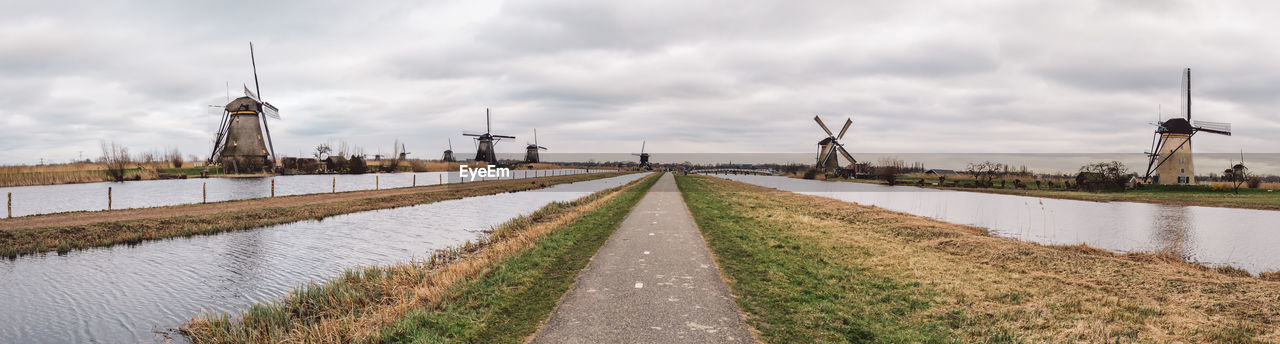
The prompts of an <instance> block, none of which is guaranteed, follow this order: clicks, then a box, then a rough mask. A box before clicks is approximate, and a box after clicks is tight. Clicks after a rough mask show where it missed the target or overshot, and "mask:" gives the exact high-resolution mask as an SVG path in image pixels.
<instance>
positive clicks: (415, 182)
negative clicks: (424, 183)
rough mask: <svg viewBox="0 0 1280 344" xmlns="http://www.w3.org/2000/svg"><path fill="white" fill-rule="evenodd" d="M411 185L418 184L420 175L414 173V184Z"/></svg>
mask: <svg viewBox="0 0 1280 344" xmlns="http://www.w3.org/2000/svg"><path fill="white" fill-rule="evenodd" d="M409 186H418V175H416V174H415V175H413V184H411V185H409Z"/></svg>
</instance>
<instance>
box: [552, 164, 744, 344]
mask: <svg viewBox="0 0 1280 344" xmlns="http://www.w3.org/2000/svg"><path fill="white" fill-rule="evenodd" d="M752 340H753V339H752V337H751V334H750V332H748V330H747V326H746V324H744V323H743V322H742V319H741V317H739V315H738V306H737V305H736V304H735V303H734V301H733V298H732V296H730V294H729V288H728V287H727V286H726V285H725V283H724V280H723V279H721V278H720V270H719V268H718V267H717V266H716V264H715V261H714V260H712V259H711V254H710V253H709V252H708V251H707V245H706V242H704V241H703V240H702V235H701V234H700V233H699V232H698V228H697V227H696V226H695V225H694V222H693V216H691V215H690V214H689V210H688V209H687V208H686V207H685V204H684V200H683V199H681V197H680V191H679V190H678V189H676V183H675V178H673V177H672V176H671V175H670V174H667V175H665V176H662V177H661V179H659V180H658V183H657V184H655V185H654V186H653V188H652V189H651V190H650V191H649V194H647V195H645V196H644V198H643V199H641V200H640V203H639V204H637V205H636V207H635V209H632V210H631V214H630V215H627V218H626V219H625V220H623V222H622V225H621V227H619V228H618V230H617V231H616V232H614V233H613V236H611V237H609V240H608V241H606V242H605V244H604V247H601V248H600V251H599V252H596V255H595V257H593V258H592V259H591V263H590V264H588V265H587V267H586V269H584V270H583V271H582V273H581V274H580V275H579V276H578V282H577V284H576V285H575V286H574V288H573V290H570V291H569V294H568V295H566V296H565V299H564V300H563V301H561V304H560V306H559V307H557V308H556V311H555V313H554V314H552V315H551V319H550V320H548V321H547V323H546V324H545V325H543V327H542V329H541V330H540V331H539V333H538V336H537V337H536V338H534V340H533V342H534V343H728V342H741V343H749V342H751V341H752Z"/></svg>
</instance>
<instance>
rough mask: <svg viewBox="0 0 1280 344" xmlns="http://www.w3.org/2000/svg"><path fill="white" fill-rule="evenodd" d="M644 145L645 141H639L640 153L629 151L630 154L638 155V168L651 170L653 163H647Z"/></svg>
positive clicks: (647, 156)
mask: <svg viewBox="0 0 1280 344" xmlns="http://www.w3.org/2000/svg"><path fill="white" fill-rule="evenodd" d="M644 145H645V142H644V141H640V153H631V155H635V156H638V157H640V168H643V169H646V170H652V169H653V165H650V164H649V153H645V152H644Z"/></svg>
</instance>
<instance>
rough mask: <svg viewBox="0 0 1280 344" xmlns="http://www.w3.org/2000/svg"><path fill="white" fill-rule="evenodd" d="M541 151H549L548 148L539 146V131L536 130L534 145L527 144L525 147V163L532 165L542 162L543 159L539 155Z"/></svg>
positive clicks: (534, 131) (534, 132)
mask: <svg viewBox="0 0 1280 344" xmlns="http://www.w3.org/2000/svg"><path fill="white" fill-rule="evenodd" d="M539 150H547V147H543V146H539V145H538V129H534V130H533V143H530V144H527V145H525V147H524V162H527V163H531V164H532V163H538V162H541V161H542V157H541V156H539V154H538V151H539Z"/></svg>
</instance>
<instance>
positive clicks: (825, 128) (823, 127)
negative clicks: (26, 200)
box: [813, 116, 836, 136]
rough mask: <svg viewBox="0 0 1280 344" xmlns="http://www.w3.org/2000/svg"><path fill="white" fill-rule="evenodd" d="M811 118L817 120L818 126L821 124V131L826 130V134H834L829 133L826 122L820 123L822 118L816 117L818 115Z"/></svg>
mask: <svg viewBox="0 0 1280 344" xmlns="http://www.w3.org/2000/svg"><path fill="white" fill-rule="evenodd" d="M813 120H814V121H817V122H818V126H821V127H822V131H825V132H827V136H836V135H835V134H832V133H831V129H827V124H826V123H822V119H821V118H818V116H813Z"/></svg>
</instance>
